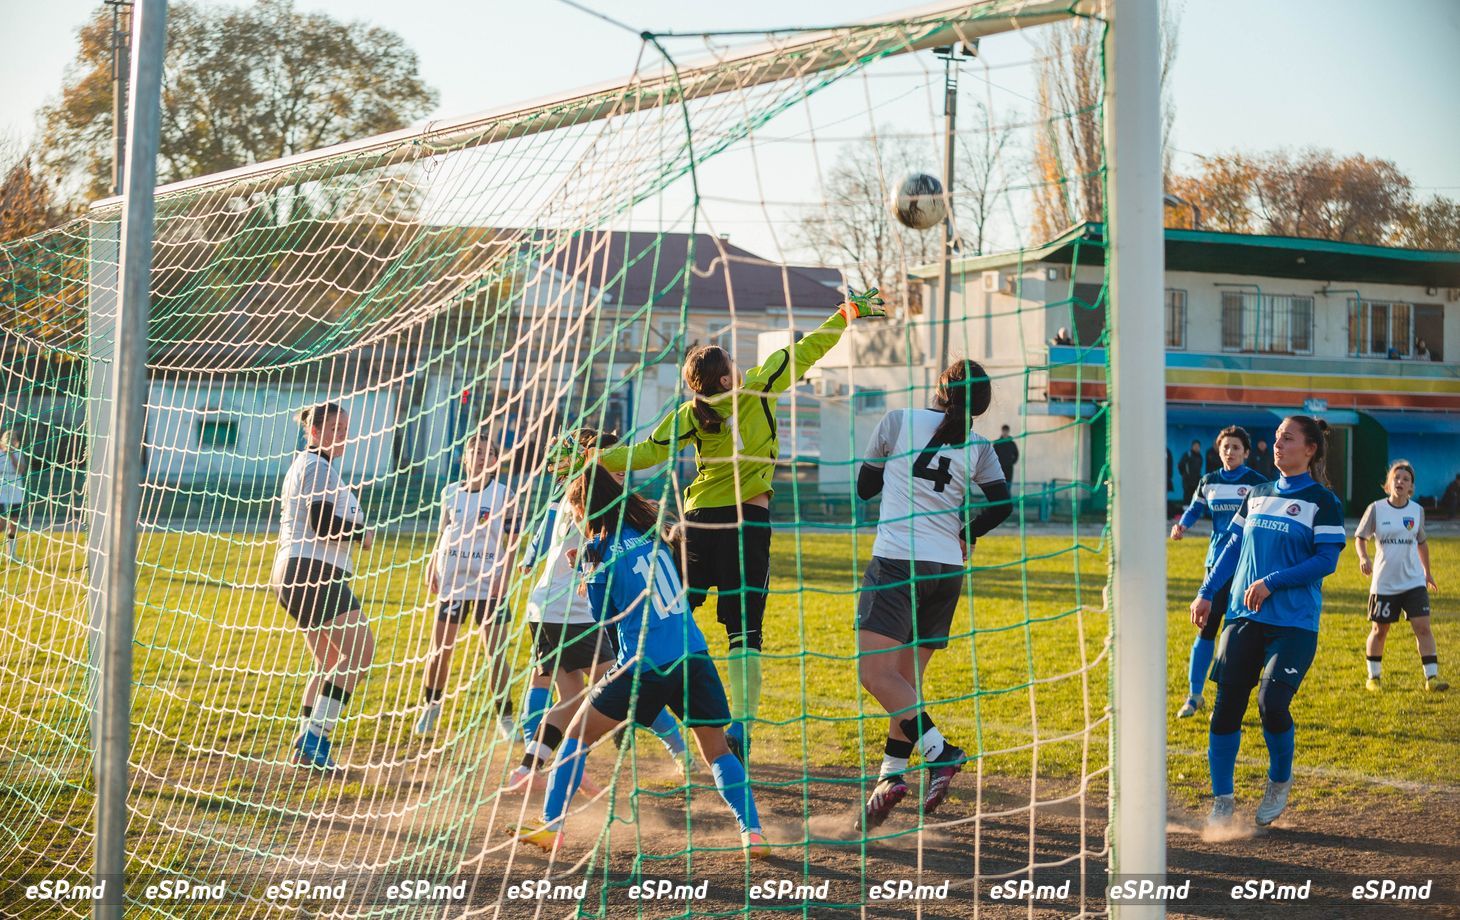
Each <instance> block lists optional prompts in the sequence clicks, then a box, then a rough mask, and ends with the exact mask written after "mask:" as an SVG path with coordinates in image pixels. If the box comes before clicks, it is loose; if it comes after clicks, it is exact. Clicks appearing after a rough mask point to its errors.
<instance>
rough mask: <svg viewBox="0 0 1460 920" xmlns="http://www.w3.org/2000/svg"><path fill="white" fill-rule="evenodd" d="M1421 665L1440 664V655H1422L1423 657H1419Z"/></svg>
mask: <svg viewBox="0 0 1460 920" xmlns="http://www.w3.org/2000/svg"><path fill="white" fill-rule="evenodd" d="M1419 663H1420V664H1439V663H1440V656H1439V655H1421V656H1419Z"/></svg>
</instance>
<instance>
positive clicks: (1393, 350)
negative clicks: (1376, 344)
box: [1384, 345, 1399, 361]
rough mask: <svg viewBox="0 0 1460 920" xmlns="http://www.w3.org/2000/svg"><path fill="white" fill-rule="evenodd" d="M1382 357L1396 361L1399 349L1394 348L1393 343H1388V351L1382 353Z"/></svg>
mask: <svg viewBox="0 0 1460 920" xmlns="http://www.w3.org/2000/svg"><path fill="white" fill-rule="evenodd" d="M1384 357H1386V358H1388V359H1389V360H1390V361H1398V360H1399V349H1397V348H1395V347H1394V346H1393V345H1390V346H1389V351H1388V353H1387V354H1385V355H1384Z"/></svg>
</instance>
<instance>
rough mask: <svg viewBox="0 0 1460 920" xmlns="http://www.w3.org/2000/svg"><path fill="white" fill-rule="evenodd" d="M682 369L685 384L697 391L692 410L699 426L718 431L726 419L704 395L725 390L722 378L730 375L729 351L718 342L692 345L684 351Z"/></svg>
mask: <svg viewBox="0 0 1460 920" xmlns="http://www.w3.org/2000/svg"><path fill="white" fill-rule="evenodd" d="M682 372H683V374H684V383H685V386H687V387H689V388H690V390H691V391H692V392H693V393H694V394H695V398H694V402H692V403H690V411H691V412H692V413H693V414H694V419H695V424H696V426H697V427H698V428H699V429H700V430H701V431H703V432H705V433H706V434H716V433H718V432H719V431H720V426H721V425H723V424H724V423H725V420H724V419H722V418H721V417H720V413H718V412H716V411H715V407H714V406H711V405H710V402H709V400H708V399H706V398H705V397H708V396H718V395H719V394H721V393H724V392H725V388H724V387H723V386H721V385H720V380H721V378H723V377H728V376H729V375H730V355H729V354H728V353H727V352H726V351H725V349H723V348H721V347H720V346H718V345H700V346H697V347H695V348H691V349H690V352H689V354H687V355H685V358H684V368H683V371H682Z"/></svg>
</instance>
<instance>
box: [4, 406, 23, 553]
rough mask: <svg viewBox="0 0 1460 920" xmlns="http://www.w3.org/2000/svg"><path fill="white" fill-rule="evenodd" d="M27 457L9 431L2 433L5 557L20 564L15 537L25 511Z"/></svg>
mask: <svg viewBox="0 0 1460 920" xmlns="http://www.w3.org/2000/svg"><path fill="white" fill-rule="evenodd" d="M24 477H25V456H24V455H23V454H22V453H21V452H20V450H19V449H18V448H16V446H15V441H14V438H13V437H12V435H11V433H10V432H8V431H0V527H3V528H4V530H5V555H6V556H7V557H9V559H10V561H11V562H19V561H20V556H19V555H18V554H17V553H16V550H15V537H16V534H17V533H19V532H20V513H21V511H23V510H24V509H25V479H24Z"/></svg>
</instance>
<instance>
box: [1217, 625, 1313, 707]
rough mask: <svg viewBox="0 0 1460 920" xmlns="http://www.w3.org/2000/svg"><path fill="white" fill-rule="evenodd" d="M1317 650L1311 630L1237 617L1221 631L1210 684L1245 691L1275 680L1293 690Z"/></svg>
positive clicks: (1301, 678)
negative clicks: (1259, 683)
mask: <svg viewBox="0 0 1460 920" xmlns="http://www.w3.org/2000/svg"><path fill="white" fill-rule="evenodd" d="M1317 652H1318V634H1317V633H1316V632H1314V631H1312V630H1311V629H1299V628H1298V627H1296V626H1274V625H1272V624H1271V623H1259V622H1257V621H1256V620H1254V619H1252V618H1251V617H1238V618H1237V619H1235V620H1231V621H1229V622H1228V623H1227V628H1226V629H1224V630H1222V639H1221V641H1220V642H1219V643H1217V657H1216V661H1215V662H1213V663H1212V683H1214V684H1222V685H1223V686H1227V687H1232V688H1233V689H1235V690H1237V691H1239V692H1241V693H1248V692H1250V691H1251V690H1252V688H1253V687H1255V686H1257V682H1258V681H1260V680H1275V681H1277V682H1279V683H1283V684H1287V685H1288V686H1289V687H1292V688H1293V689H1294V690H1297V689H1298V687H1299V685H1301V684H1302V683H1303V675H1305V674H1307V673H1308V668H1309V667H1310V666H1312V664H1313V656H1314V655H1315V654H1317Z"/></svg>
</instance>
